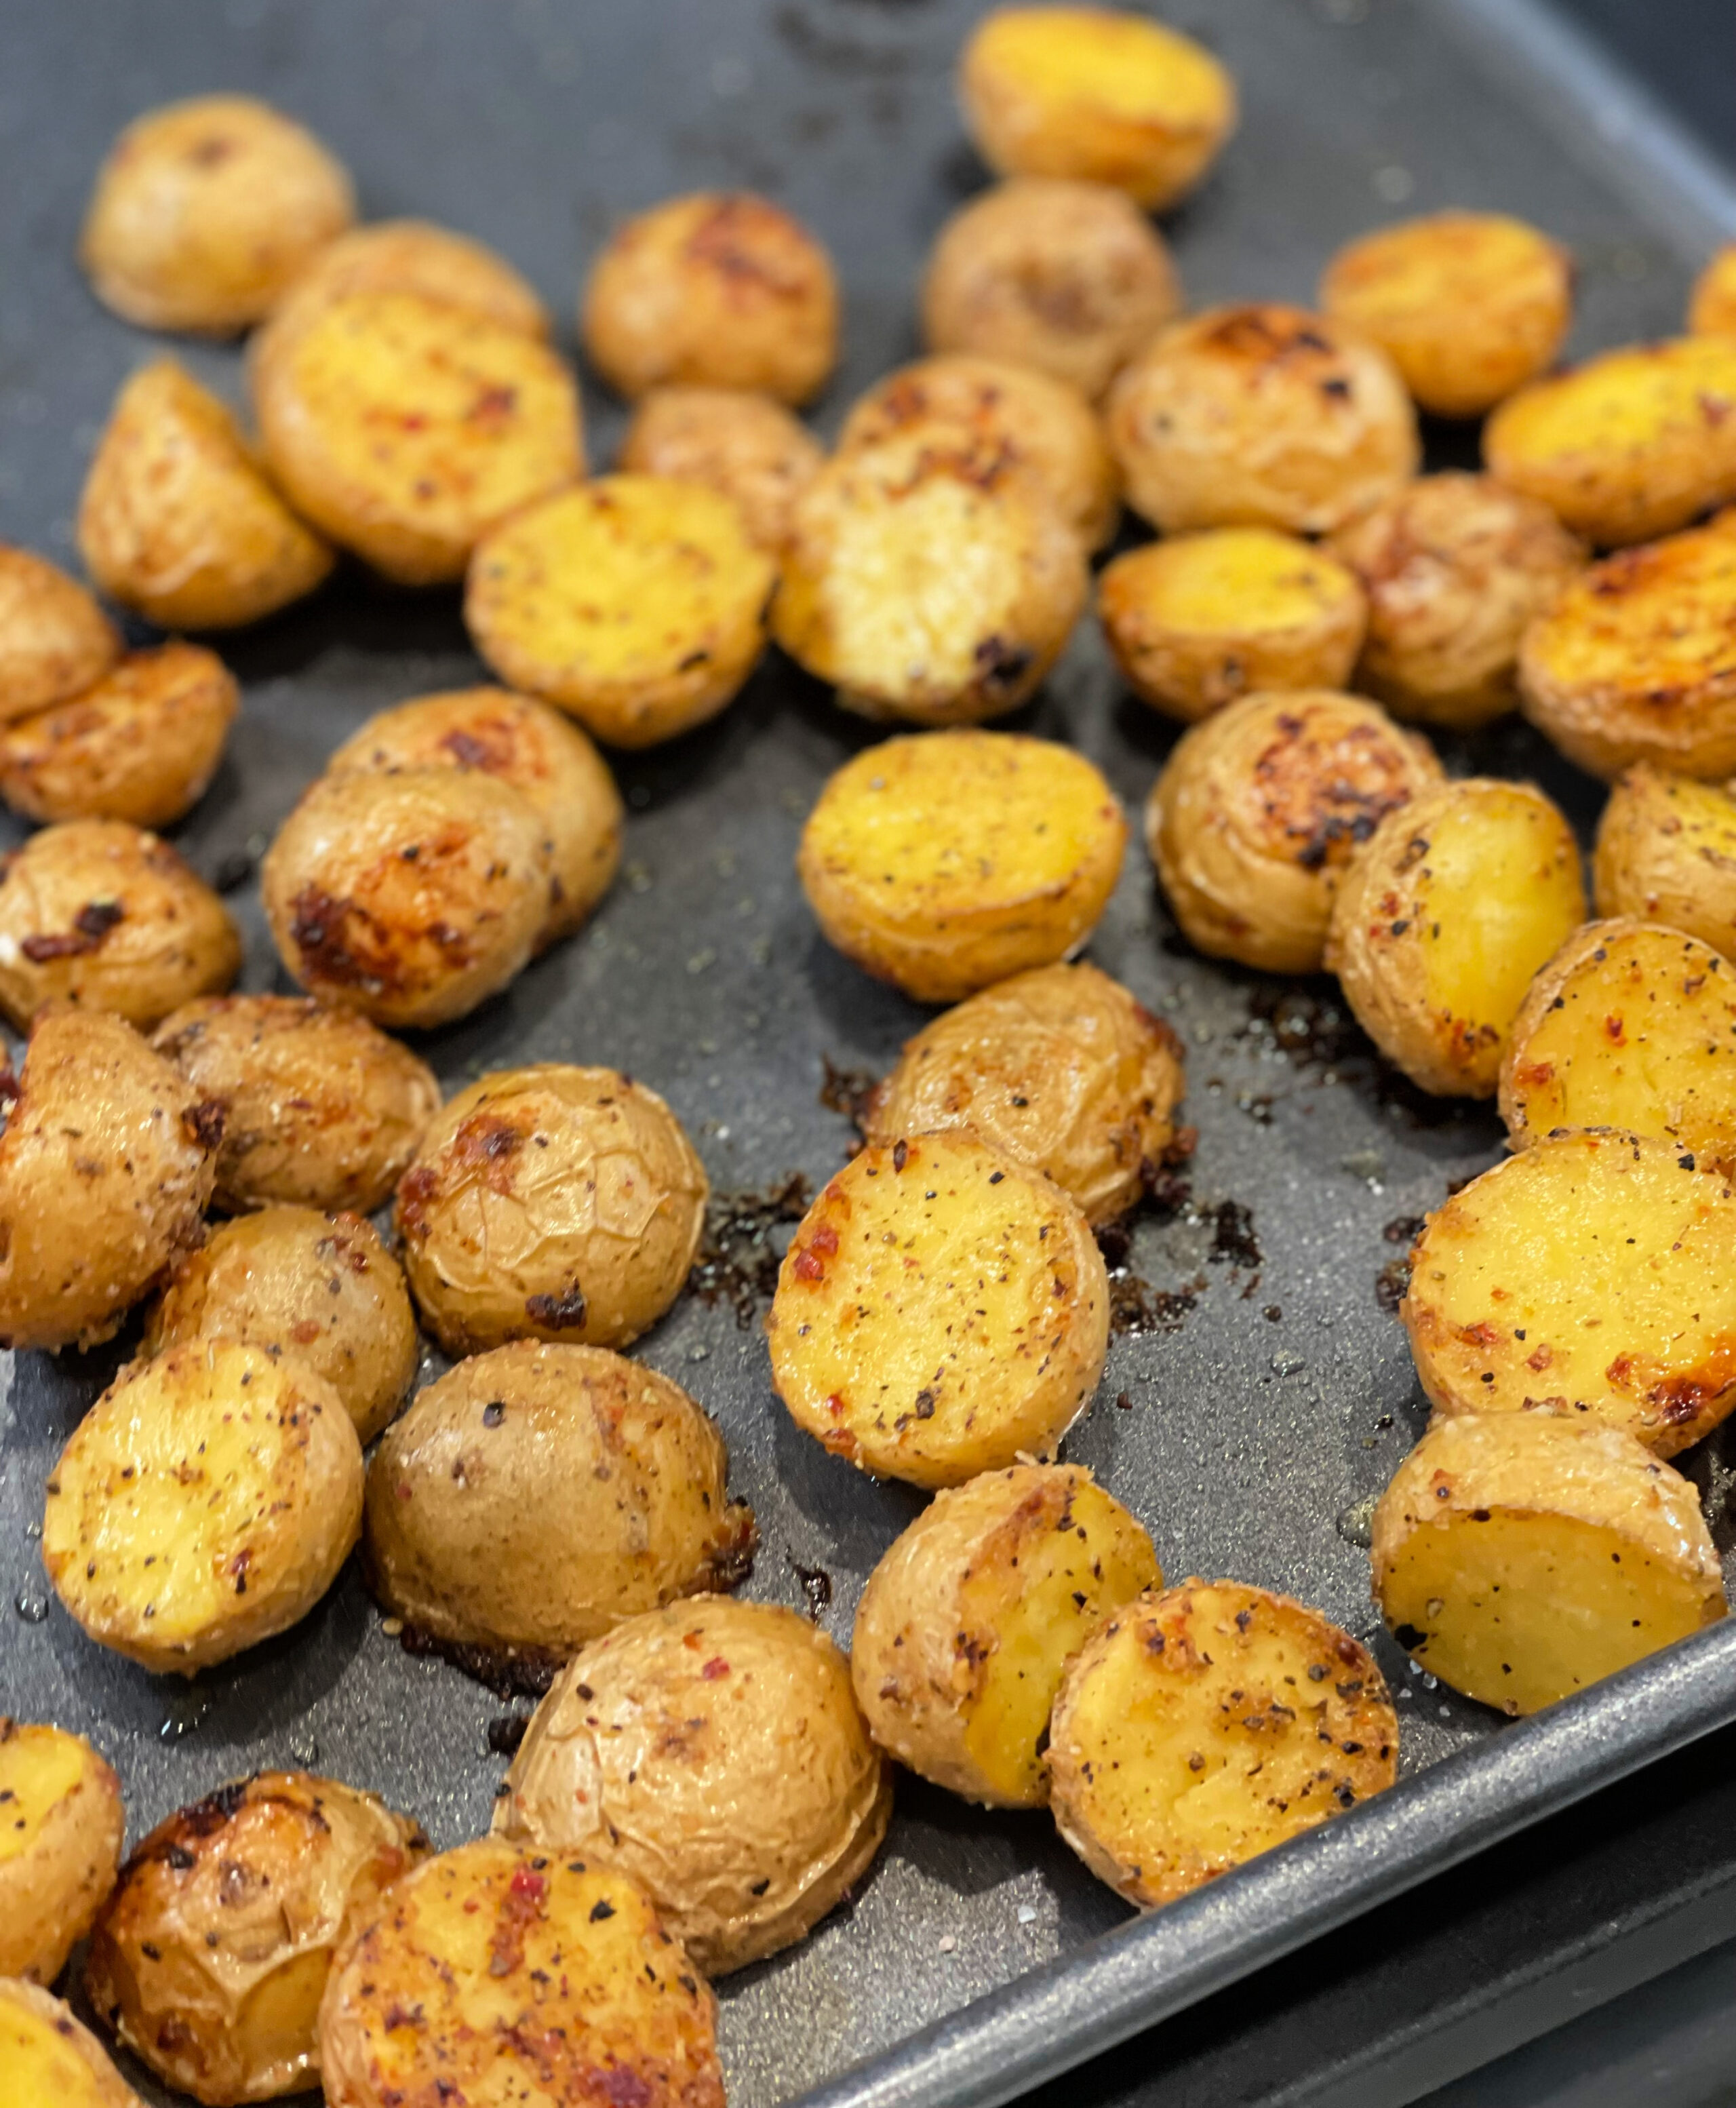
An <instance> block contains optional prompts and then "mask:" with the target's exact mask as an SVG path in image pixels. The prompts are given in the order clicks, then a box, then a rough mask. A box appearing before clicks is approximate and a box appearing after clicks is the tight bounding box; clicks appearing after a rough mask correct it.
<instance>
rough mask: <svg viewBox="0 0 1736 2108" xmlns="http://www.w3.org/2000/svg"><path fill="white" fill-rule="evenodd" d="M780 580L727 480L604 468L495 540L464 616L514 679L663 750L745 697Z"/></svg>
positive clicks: (481, 553)
mask: <svg viewBox="0 0 1736 2108" xmlns="http://www.w3.org/2000/svg"><path fill="white" fill-rule="evenodd" d="M774 579H776V569H775V567H774V565H773V564H772V562H771V558H770V557H769V556H767V554H766V552H764V550H762V549H758V548H756V547H754V546H753V543H752V542H751V541H749V538H748V532H747V528H746V525H745V523H744V519H743V516H742V515H741V513H740V511H739V510H738V508H737V507H735V505H734V504H733V503H732V502H731V501H730V500H729V499H728V498H722V497H720V496H719V495H718V493H717V492H716V491H714V490H708V489H704V487H703V486H702V485H700V484H695V483H677V482H674V481H672V480H670V479H669V478H668V477H664V476H652V475H610V476H600V477H599V478H598V479H597V480H596V481H595V482H594V483H588V484H583V485H582V486H581V487H580V488H579V489H574V490H565V491H561V492H560V493H557V494H556V495H555V496H554V497H552V498H547V499H546V500H545V501H544V502H542V504H540V505H532V506H528V507H526V508H525V509H524V511H522V512H519V514H517V515H516V516H515V517H514V518H512V519H511V520H508V521H506V524H505V525H503V526H501V527H499V528H497V529H496V530H495V532H494V533H492V534H490V535H488V537H487V538H486V539H485V540H484V541H483V543H482V544H481V545H480V547H479V548H478V549H477V552H476V556H475V561H474V562H473V563H472V565H471V566H470V579H469V583H468V584H467V585H466V586H465V596H464V618H465V622H466V623H467V624H469V626H470V636H471V637H472V639H473V641H474V643H475V646H476V648H477V650H478V651H479V652H480V653H481V654H482V655H483V658H484V659H486V660H488V664H490V665H491V666H492V668H493V669H494V670H495V672H496V673H498V674H499V675H500V677H501V679H502V680H503V681H505V682H507V684H508V685H509V686H510V687H515V688H523V689H527V690H528V691H530V692H531V693H532V694H533V695H538V696H544V697H546V699H547V700H548V701H550V702H551V703H555V704H558V705H560V708H561V709H564V710H565V711H567V712H568V713H569V714H570V715H572V716H573V717H575V718H578V721H579V723H581V724H582V725H583V726H584V727H585V728H586V729H587V731H588V732H591V733H592V734H593V735H594V736H596V738H598V739H602V740H607V741H609V742H610V743H611V744H612V745H616V746H652V745H655V744H656V743H657V742H658V741H659V740H665V739H672V738H673V737H674V736H675V735H676V734H677V732H686V731H687V730H688V729H689V727H691V726H693V725H696V724H703V723H704V722H705V720H706V719H707V718H713V717H715V716H716V715H717V713H718V711H719V710H721V709H722V708H723V707H724V705H726V703H728V702H730V701H731V700H732V699H733V698H734V696H735V693H736V691H738V690H739V689H740V687H741V684H742V682H744V681H745V680H746V679H747V678H748V676H749V673H752V672H753V667H754V664H755V662H756V661H757V660H758V657H759V655H760V653H761V651H762V650H763V649H764V647H765V642H766V603H767V599H768V598H769V597H770V595H771V588H772V583H773V581H774Z"/></svg>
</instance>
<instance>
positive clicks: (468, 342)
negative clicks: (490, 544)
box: [251, 293, 585, 585]
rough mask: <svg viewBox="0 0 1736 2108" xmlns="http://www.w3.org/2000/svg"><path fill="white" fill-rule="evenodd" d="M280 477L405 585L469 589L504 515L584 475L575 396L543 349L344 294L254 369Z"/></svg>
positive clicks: (382, 299)
mask: <svg viewBox="0 0 1736 2108" xmlns="http://www.w3.org/2000/svg"><path fill="white" fill-rule="evenodd" d="M251 378H252V381H253V391H254V410H255V413H256V415H257V416H258V418H259V436H260V439H261V441H262V443H263V446H264V449H265V457H266V460H267V462H268V465H269V466H270V468H271V471H272V475H273V476H274V477H275V478H276V479H277V482H278V483H279V484H281V486H282V488H283V489H284V491H285V492H286V494H287V496H288V498H289V499H290V503H291V504H292V505H294V506H295V509H296V511H298V512H300V513H303V514H304V515H305V516H306V517H307V518H308V519H309V520H312V521H313V524H314V525H315V526H317V528H319V529H320V530H321V531H322V533H323V534H327V535H329V536H330V537H331V539H332V540H333V541H334V542H335V543H338V544H339V545H340V547H344V548H346V549H352V550H353V551H354V552H355V553H356V554H357V555H358V556H360V557H362V559H363V560H364V561H366V562H367V563H370V564H371V565H373V567H374V569H375V570H377V571H380V572H382V573H384V574H385V576H386V577H387V578H389V579H397V580H398V582H399V583H401V584H404V585H438V584H443V583H446V582H447V580H450V579H460V578H462V577H463V575H464V569H465V565H466V564H467V563H468V562H469V561H470V552H471V550H472V549H473V548H474V547H475V546H476V544H477V543H478V542H479V541H480V540H481V538H482V537H483V535H484V534H486V533H487V532H488V529H489V528H491V527H492V526H494V525H496V524H497V522H498V521H500V520H504V519H505V518H506V515H507V514H508V513H509V512H515V511H517V510H518V508H519V507H520V506H521V505H527V504H528V503H529V502H531V500H532V499H533V498H541V497H542V496H543V495H544V494H545V493H546V492H548V491H551V490H556V489H560V486H561V484H564V483H570V482H571V481H572V480H573V478H574V477H575V476H578V475H583V473H584V466H585V462H584V446H583V441H582V437H581V435H580V428H579V408H578V390H576V388H575V387H574V385H573V376H572V375H571V374H570V373H569V372H568V371H567V369H566V367H564V366H563V365H562V363H560V359H559V358H556V357H555V354H554V353H553V352H552V351H551V350H550V349H549V348H548V346H547V345H546V344H544V343H542V341H541V340H540V339H538V338H537V337H533V336H526V335H525V333H524V331H523V330H522V329H518V328H514V327H509V326H508V325H507V324H506V323H504V322H497V321H495V319H494V318H492V316H491V315H486V314H480V313H477V312H476V311H475V310H474V309H464V308H455V307H452V306H449V305H448V304H447V303H446V302H444V301H443V300H429V299H426V298H425V296H424V295H421V294H420V293H348V294H345V295H344V296H343V297H342V298H341V299H338V300H331V301H328V302H326V304H323V305H321V306H319V307H317V308H316V309H313V311H311V312H310V313H308V315H307V316H306V318H305V319H304V320H300V321H295V320H293V318H292V319H290V320H288V321H286V323H285V325H284V327H282V328H281V330H280V329H279V328H277V327H272V330H271V331H269V332H268V335H267V336H266V337H265V338H263V339H262V340H261V342H260V344H259V347H258V350H257V354H256V355H255V357H254V359H253V361H252V367H251Z"/></svg>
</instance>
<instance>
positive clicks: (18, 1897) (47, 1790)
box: [0, 1715, 126, 2100]
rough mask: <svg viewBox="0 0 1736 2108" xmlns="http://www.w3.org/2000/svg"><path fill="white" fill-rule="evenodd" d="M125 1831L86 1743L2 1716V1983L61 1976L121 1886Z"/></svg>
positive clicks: (115, 1791)
mask: <svg viewBox="0 0 1736 2108" xmlns="http://www.w3.org/2000/svg"><path fill="white" fill-rule="evenodd" d="M125 1827H126V1815H125V1811H124V1809H123V1808H122V1806H121V1801H120V1781H119V1779H118V1778H116V1777H115V1774H114V1772H113V1771H111V1770H110V1768H109V1766H108V1765H107V1764H106V1763H104V1762H103V1760H102V1759H101V1757H99V1756H98V1755H97V1752H96V1751H95V1750H93V1749H92V1747H91V1745H89V1743H88V1742H87V1741H84V1740H83V1738H82V1737H81V1736H77V1735H69V1734H65V1733H64V1732H62V1731H61V1729H60V1728H58V1727H33V1726H32V1725H30V1724H29V1723H28V1722H25V1721H21V1720H9V1719H7V1718H5V1717H4V1716H3V1715H0V1977H7V1976H22V1977H28V1978H29V1980H30V1981H31V1982H32V1983H36V1984H52V1982H53V1981H54V1980H55V1978H56V1976H58V1975H60V1973H61V1970H62V1969H64V1968H65V1966H66V1957H67V1956H68V1955H69V1954H70V1953H71V1952H72V1950H73V1948H74V1946H75V1945H76V1944H77V1943H78V1942H79V1940H81V1939H83V1937H84V1935H85V1934H86V1933H87V1932H88V1931H89V1930H90V1927H91V1921H92V1919H93V1918H94V1917H96V1915H97V1910H98V1909H99V1908H101V1903H102V1900H103V1898H104V1897H105V1896H106V1895H107V1894H108V1892H109V1890H110V1889H111V1888H112V1887H113V1886H114V1885H115V1869H116V1868H117V1867H119V1864H120V1848H121V1842H122V1838H123V1834H124V1830H125ZM10 2098H11V2096H9V2095H7V2094H6V2093H5V2092H3V2091H0V2100H9V2099H10Z"/></svg>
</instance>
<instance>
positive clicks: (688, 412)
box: [615, 388, 825, 556]
mask: <svg viewBox="0 0 1736 2108" xmlns="http://www.w3.org/2000/svg"><path fill="white" fill-rule="evenodd" d="M824 460H825V453H824V452H823V451H822V449H821V445H820V442H819V441H818V440H817V439H816V438H815V437H814V435H813V434H812V432H810V431H809V430H808V429H807V426H805V425H803V423H802V422H801V421H799V420H798V418H796V417H793V416H792V415H791V414H790V412H789V411H788V410H786V409H785V408H784V406H783V404H782V403H776V402H774V401H773V400H772V399H771V396H769V395H752V394H748V393H747V392H746V391H745V390H742V389H739V388H654V389H652V390H651V391H650V394H646V395H644V396H641V398H640V401H639V406H638V408H637V409H636V410H635V411H634V412H633V421H632V424H630V425H629V426H627V437H626V438H625V439H623V441H622V442H621V457H620V459H619V460H618V462H616V464H615V466H616V467H617V468H618V469H619V470H620V471H622V472H623V473H624V474H626V475H653V476H659V477H663V478H665V479H667V480H668V481H670V482H672V483H698V484H704V485H705V487H706V488H707V489H709V490H714V491H716V492H717V495H718V496H719V497H720V498H728V499H729V501H730V502H731V504H732V505H734V506H735V508H736V510H737V511H739V512H740V515H741V519H742V524H743V525H744V527H745V528H746V529H747V530H748V539H749V541H750V542H751V543H753V546H754V547H755V548H757V549H763V550H765V552H767V555H768V556H776V554H777V553H778V552H779V551H780V549H782V548H783V547H784V546H785V543H787V542H788V541H789V537H790V533H791V530H792V528H793V526H794V512H795V502H796V500H797V499H798V498H799V497H800V496H801V495H802V493H803V491H804V490H805V489H807V486H808V484H810V483H811V482H812V480H813V478H814V475H815V472H816V470H817V469H818V468H819V466H820V464H821V462H822V461H824Z"/></svg>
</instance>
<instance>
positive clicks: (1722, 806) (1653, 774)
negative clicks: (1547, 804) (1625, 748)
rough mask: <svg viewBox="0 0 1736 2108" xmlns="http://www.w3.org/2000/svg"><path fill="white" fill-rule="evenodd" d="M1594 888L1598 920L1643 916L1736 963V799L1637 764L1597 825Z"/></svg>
mask: <svg viewBox="0 0 1736 2108" xmlns="http://www.w3.org/2000/svg"><path fill="white" fill-rule="evenodd" d="M1591 880H1592V885H1593V889H1594V892H1595V894H1596V896H1597V909H1598V912H1599V915H1638V916H1641V917H1644V919H1645V921H1648V922H1662V924H1664V926H1666V928H1668V929H1671V930H1684V931H1685V932H1686V933H1687V935H1689V936H1690V937H1698V939H1699V940H1700V942H1701V943H1702V944H1709V945H1710V946H1711V948H1712V949H1713V950H1714V951H1715V952H1717V953H1721V954H1722V955H1723V957H1725V958H1730V957H1736V798H1733V797H1732V796H1731V795H1730V793H1729V791H1728V790H1725V788H1724V787H1723V786H1722V785H1720V784H1713V783H1699V782H1696V781H1694V780H1693V777H1688V776H1677V775H1673V774H1671V772H1670V771H1668V770H1667V769H1662V768H1653V767H1652V765H1651V764H1650V763H1648V762H1644V761H1641V762H1636V763H1635V764H1634V766H1633V767H1632V768H1628V769H1625V770H1624V771H1623V772H1622V773H1621V776H1620V777H1618V778H1617V781H1616V784H1615V787H1614V788H1613V789H1612V790H1611V792H1610V794H1609V802H1608V804H1606V805H1605V806H1604V808H1603V818H1602V819H1601V820H1600V821H1599V822H1598V839H1597V849H1596V852H1595V854H1594V856H1593V858H1592V859H1591Z"/></svg>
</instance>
